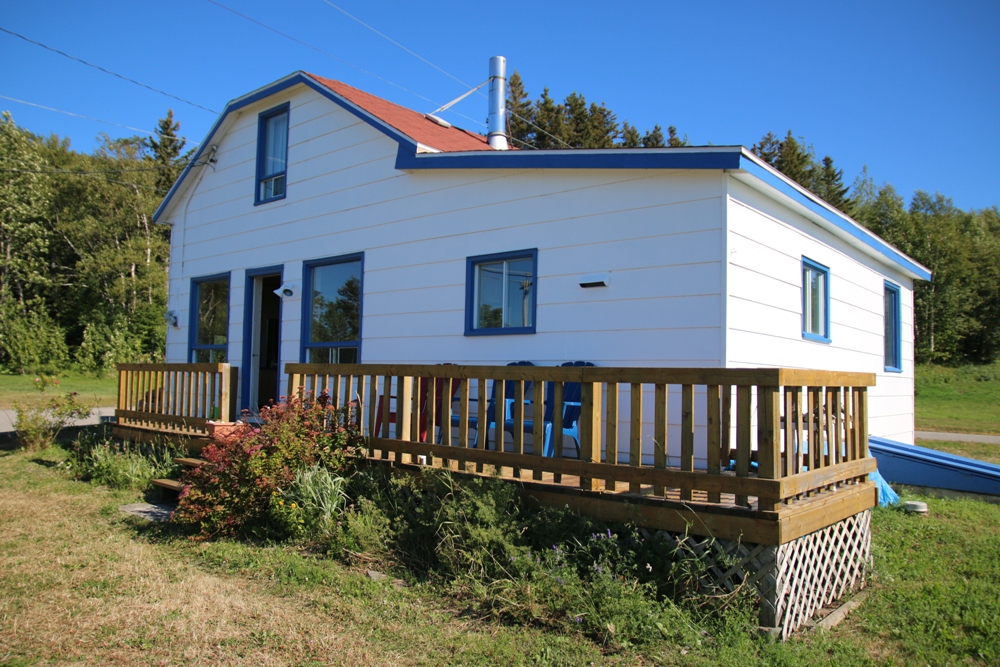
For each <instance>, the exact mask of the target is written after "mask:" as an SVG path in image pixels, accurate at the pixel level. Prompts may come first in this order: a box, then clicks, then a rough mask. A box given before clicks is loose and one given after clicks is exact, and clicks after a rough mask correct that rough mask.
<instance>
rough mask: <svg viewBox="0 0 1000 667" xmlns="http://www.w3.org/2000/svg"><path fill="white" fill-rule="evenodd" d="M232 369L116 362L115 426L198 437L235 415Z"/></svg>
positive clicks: (209, 365) (216, 365) (234, 380)
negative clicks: (211, 423)
mask: <svg viewBox="0 0 1000 667" xmlns="http://www.w3.org/2000/svg"><path fill="white" fill-rule="evenodd" d="M236 381H237V369H236V368H234V367H232V366H230V365H229V364H119V365H118V407H117V409H116V410H115V416H116V417H117V418H118V424H119V425H121V426H127V427H132V428H140V429H153V430H158V431H165V432H170V433H179V434H185V435H191V436H200V435H204V434H205V433H206V423H207V422H208V421H210V420H214V421H232V420H234V419H235V407H236V386H237V385H236Z"/></svg>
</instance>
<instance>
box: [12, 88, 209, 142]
mask: <svg viewBox="0 0 1000 667" xmlns="http://www.w3.org/2000/svg"><path fill="white" fill-rule="evenodd" d="M0 99H5V100H10V101H11V102H17V103H18V104H26V105H27V106H29V107H36V108H38V109H45V110H46V111H54V112H56V113H61V114H66V115H67V116H73V117H74V118H82V119H84V120H92V121H94V122H96V123H104V124H106V125H114V126H116V127H123V128H125V129H126V130H132V131H133V132H142V133H143V134H156V130H144V129H142V128H141V127H132V126H131V125H122V124H121V123H116V122H114V121H111V120H103V119H101V118H94V117H93V116H84V115H83V114H79V113H73V112H72V111H66V110H64V109H56V108H55V107H47V106H45V105H44V104H37V103H35V102H28V101H26V100H19V99H17V98H16V97H7V96H6V95H0ZM181 138H182V139H184V141H185V142H186V141H187V139H186V138H184V137H181ZM184 145H185V146H187V147H190V148H197V147H198V146H199V145H200V144H196V143H185V144H184Z"/></svg>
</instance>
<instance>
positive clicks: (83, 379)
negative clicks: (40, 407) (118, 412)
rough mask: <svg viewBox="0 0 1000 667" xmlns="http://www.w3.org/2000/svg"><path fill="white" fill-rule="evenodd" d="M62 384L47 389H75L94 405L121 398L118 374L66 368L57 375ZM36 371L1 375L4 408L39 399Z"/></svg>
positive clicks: (0, 405)
mask: <svg viewBox="0 0 1000 667" xmlns="http://www.w3.org/2000/svg"><path fill="white" fill-rule="evenodd" d="M56 379H57V380H59V386H50V387H49V388H48V389H47V390H46V391H47V393H54V392H59V393H65V392H70V391H75V392H77V393H78V394H80V397H81V400H83V401H86V402H89V403H92V404H93V405H94V407H105V406H112V405H115V404H116V403H117V401H118V378H117V377H109V378H98V377H94V376H93V375H85V374H83V373H80V372H78V371H63V372H61V373H60V374H59V376H58V377H57V378H56ZM38 397H39V392H38V390H37V389H35V375H32V374H28V375H0V410H10V409H11V408H13V407H14V403H22V404H26V403H30V402H31V401H35V400H37V399H38Z"/></svg>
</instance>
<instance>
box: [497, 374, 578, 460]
mask: <svg viewBox="0 0 1000 667" xmlns="http://www.w3.org/2000/svg"><path fill="white" fill-rule="evenodd" d="M562 365H563V366H574V367H576V366H593V365H594V364H592V363H591V362H589V361H567V362H566V363H565V364H562ZM582 389H583V388H582V386H581V385H580V383H579V382H564V383H563V426H562V433H563V436H564V437H565V436H567V435H568V436H570V437H571V438H573V442H574V444H575V446H576V457H577V458H580V395H581V393H582ZM555 392H556V389H555V383H552V382H549V383H547V384H546V389H545V409H544V411H543V413H542V421H543V422H544V423H545V443H544V445H543V447H542V455H543V456H548V457H553V456H555V447H554V443H553V441H552V426H553V424H554V419H553V417H554V416H555V415H554V408H555ZM510 425H511V427H512V428H513V421H511V422H510ZM534 428H535V422H534V420H533V419H526V420H525V421H524V431H525V433H530V432H533V431H534ZM505 430H506V429H505Z"/></svg>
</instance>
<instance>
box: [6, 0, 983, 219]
mask: <svg viewBox="0 0 1000 667" xmlns="http://www.w3.org/2000/svg"><path fill="white" fill-rule="evenodd" d="M218 2H219V3H221V4H223V5H226V6H228V7H230V8H232V9H235V10H237V11H239V12H241V13H243V14H246V15H247V16H250V17H252V18H253V19H256V20H257V21H260V22H261V23H265V24H267V25H269V26H271V27H273V28H274V29H276V30H280V31H282V32H284V33H286V34H288V35H291V36H292V37H295V38H296V39H298V40H300V41H302V42H306V43H308V44H309V45H312V46H314V47H316V48H317V49H320V50H322V51H325V52H326V54H329V55H324V54H323V53H319V52H317V51H316V50H313V49H310V48H308V47H306V46H302V45H300V44H297V43H295V42H293V41H290V40H289V39H286V38H285V37H282V36H280V35H277V34H275V33H274V32H271V31H269V30H267V29H265V28H262V27H260V26H259V25H256V24H254V23H251V22H249V21H247V20H246V19H243V18H240V17H238V16H236V15H234V14H232V13H230V12H228V11H226V10H225V9H223V8H221V7H219V6H218V5H216V4H213V3H212V2H210V0H178V1H177V2H172V3H164V2H149V1H147V0H133V1H131V2H126V1H124V0H121V1H118V0H107V1H95V2H64V1H58V0H32V1H31V2H19V3H14V2H12V1H11V0H3V11H2V12H0V27H3V28H6V29H8V30H12V31H15V32H18V33H21V34H23V35H25V36H26V37H29V38H31V39H33V40H36V41H39V42H43V43H45V44H47V45H49V46H51V47H53V48H57V49H60V50H62V51H65V52H67V53H69V54H71V55H74V56H77V57H79V58H82V59H84V60H87V61H89V62H91V63H94V64H96V65H100V66H102V67H105V68H107V69H109V70H112V71H114V72H117V73H119V74H121V75H123V76H127V77H129V78H132V79H136V80H138V81H141V82H142V83H145V84H147V85H149V86H152V87H154V88H158V89H160V90H163V91H166V92H169V93H171V94H173V95H176V96H178V97H181V98H184V99H186V100H190V101H192V102H195V103H197V104H199V105H201V106H204V107H207V108H209V109H214V110H216V111H218V110H221V109H222V108H223V107H224V105H225V103H226V102H227V101H229V100H230V99H233V98H235V97H238V96H240V95H242V94H244V93H247V92H249V91H251V90H254V89H256V88H259V87H261V86H263V85H265V84H267V83H269V82H271V81H273V80H275V79H278V78H280V77H282V76H284V75H286V74H289V73H290V72H293V71H295V70H298V69H302V70H306V71H310V72H314V73H316V74H321V75H323V76H328V77H331V78H335V79H340V80H342V81H345V82H347V83H349V84H351V85H353V86H356V87H358V88H361V89H363V90H367V91H369V92H371V93H374V94H376V95H380V96H382V97H385V98H388V99H390V100H392V101H394V102H397V103H399V104H402V105H404V106H407V107H410V108H414V109H417V110H419V111H425V112H426V111H431V110H433V109H434V108H435V107H437V106H439V105H441V104H443V103H445V102H447V101H449V100H451V99H453V98H455V97H457V96H458V95H460V94H461V93H462V92H464V90H465V89H464V88H463V86H462V85H461V84H460V83H458V82H456V81H455V80H454V79H452V78H450V77H449V76H446V75H445V74H443V73H442V72H441V71H439V70H438V69H435V68H434V67H432V66H430V65H428V64H427V63H425V62H423V61H421V60H419V59H417V58H416V57H414V56H413V55H410V54H409V53H407V52H406V51H404V50H402V49H400V48H399V47H398V46H396V45H394V44H392V43H391V42H390V41H388V40H386V39H384V38H382V37H380V36H379V35H377V34H375V33H374V32H372V31H371V30H369V29H368V28H366V27H364V26H362V25H361V24H359V23H357V22H355V21H354V20H352V19H351V18H349V17H348V16H346V15H345V14H343V13H342V12H340V11H338V10H337V9H336V8H334V7H333V6H331V5H330V4H328V3H327V2H325V1H324V0H284V1H283V2H280V3H279V2H273V1H272V2H265V1H263V0H218ZM331 2H334V4H336V5H337V6H338V7H340V8H341V9H343V10H345V11H347V12H349V13H351V14H353V15H354V16H355V17H357V18H358V19H361V20H362V21H364V22H366V23H367V24H369V25H370V26H372V27H373V28H375V29H377V30H378V31H380V32H382V33H384V34H385V35H387V36H389V37H391V38H392V39H394V40H396V41H397V42H399V43H400V44H402V45H404V46H405V47H407V48H408V49H410V50H412V51H414V52H416V53H417V54H419V55H420V56H422V57H423V58H425V59H426V60H428V61H430V62H431V63H433V64H434V65H436V66H437V67H439V68H441V69H443V70H445V71H447V72H448V73H450V74H451V75H453V76H454V77H456V78H457V79H460V80H461V81H463V82H466V83H468V84H472V85H475V84H478V83H480V82H481V81H483V80H484V79H486V77H487V62H488V59H489V57H490V56H492V55H504V56H506V57H507V60H508V66H509V68H511V69H516V70H518V71H519V72H520V73H521V75H522V77H523V78H524V80H525V84H526V86H527V88H528V91H529V93H531V94H532V96H533V97H537V96H538V94H540V93H541V91H542V88H543V87H544V86H548V87H549V89H550V91H551V94H552V95H553V97H555V98H557V99H560V100H561V99H562V98H563V97H565V96H566V95H567V94H569V93H570V92H573V91H578V92H580V93H582V94H584V95H585V96H586V97H587V99H588V100H590V101H596V102H602V101H603V102H605V103H607V105H608V106H609V107H610V108H611V109H612V110H614V111H615V112H616V113H617V114H618V118H619V120H628V121H629V122H630V123H632V124H633V125H637V126H638V127H639V128H640V130H644V129H648V128H650V127H652V125H653V124H654V123H660V124H661V125H663V126H664V127H666V126H667V125H676V126H677V128H678V129H679V131H680V133H681V134H682V135H683V134H686V135H688V137H689V139H690V140H691V142H692V143H695V144H707V143H715V144H744V145H747V146H749V145H751V144H752V143H753V142H755V141H756V140H758V139H759V138H760V137H761V135H763V134H764V133H765V132H767V131H768V130H771V131H773V132H775V133H777V134H781V135H784V133H785V132H786V131H787V130H789V129H791V130H792V131H793V132H794V133H795V134H796V135H798V136H802V137H804V138H805V139H806V141H807V142H809V143H811V144H812V145H813V146H814V147H815V150H816V152H817V155H818V156H819V157H822V156H823V155H827V154H829V155H831V156H832V157H833V158H834V159H835V161H836V163H837V165H838V166H839V167H841V168H843V169H844V179H845V182H848V183H850V182H852V181H853V179H854V177H855V176H856V175H857V174H858V173H859V172H860V170H861V168H862V167H863V166H864V165H866V164H867V165H868V169H869V172H870V173H871V175H872V176H873V177H874V178H875V180H876V182H878V183H881V182H883V181H887V182H889V183H892V184H893V185H895V186H896V188H897V189H898V190H899V192H900V193H901V194H902V195H903V196H904V197H906V198H907V199H909V197H910V196H911V195H912V193H913V191H914V190H916V189H923V190H928V191H931V192H935V191H938V192H941V193H942V194H945V195H947V196H949V197H951V198H953V199H954V201H955V203H956V204H957V205H958V206H960V207H962V208H983V207H987V206H993V205H997V204H1000V189H998V187H997V185H996V179H995V177H994V175H993V173H992V168H991V167H992V164H991V162H992V160H995V159H996V156H997V155H998V154H1000V121H998V119H1000V39H998V38H997V29H998V27H1000V3H998V2H995V1H992V2H962V1H960V0H953V1H952V2H921V1H911V2H895V1H894V2H879V1H875V2H872V1H871V0H869V1H867V2H853V1H852V2H838V3H811V2H810V3H802V2H745V1H744V2H697V3H695V2H692V3H683V4H682V3H675V2H667V1H660V2H620V3H607V2H589V1H577V2H565V3H563V2H538V1H537V0H535V1H532V2H526V1H525V2H522V1H520V0H518V1H512V2H505V3H484V2H475V3H473V2H457V1H453V0H437V1H436V2H412V1H411V2H396V1H387V2H361V1H360V0H331ZM331 56H334V57H331ZM0 61H2V62H3V63H4V67H3V68H2V70H0V95H3V96H5V97H8V98H16V99H18V100H24V101H27V102H32V103H35V104H41V105H45V106H48V107H54V108H57V109H62V110H65V111H71V112H73V113H76V114H80V115H84V116H91V117H94V118H99V119H102V120H106V121H112V122H114V123H119V124H121V125H127V126H130V127H136V128H149V129H150V130H152V128H153V127H155V124H156V120H157V118H159V117H161V116H163V115H164V113H165V112H166V110H167V108H168V107H170V108H173V109H174V113H175V116H176V118H177V119H178V120H180V122H181V129H182V133H183V134H184V135H185V136H187V137H188V139H189V140H191V141H193V142H197V141H200V140H201V139H202V138H203V137H204V135H205V133H206V132H207V130H208V128H209V127H210V126H211V124H212V122H213V121H214V119H215V115H214V114H212V113H209V112H206V111H204V110H202V109H198V108H196V107H193V106H190V105H188V104H184V103H182V102H178V101H177V100H173V99H170V98H167V97H164V96H162V95H160V94H157V93H154V92H151V91H149V90H146V89H143V88H140V87H138V86H135V85H133V84H131V83H127V82H125V81H122V80H120V79H117V78H114V77H112V76H109V75H107V74H104V73H102V72H99V71H97V70H94V69H91V68H89V67H86V66H84V65H81V64H79V63H76V62H73V61H70V60H68V59H66V58H64V57H62V56H59V55H57V54H54V53H51V52H49V51H46V50H44V49H42V48H40V47H38V46H35V45H33V44H28V43H26V42H24V41H22V40H20V39H18V38H16V37H13V36H11V35H8V34H6V33H0ZM345 61H346V62H345ZM348 63H349V64H348ZM366 72H367V73H366ZM373 75H374V76H373ZM0 109H7V110H10V111H11V112H12V113H13V115H14V119H15V120H16V121H17V122H18V124H20V125H21V126H23V127H26V128H28V129H30V130H32V131H33V132H36V133H41V134H48V133H50V132H55V133H57V134H59V135H62V136H67V137H70V138H71V140H72V146H73V147H74V148H76V149H77V150H82V151H89V150H92V148H93V147H94V146H95V137H96V136H97V135H98V133H100V132H108V133H109V134H111V135H112V136H124V135H129V134H134V132H131V131H130V130H127V129H124V128H121V127H117V126H114V125H105V124H101V123H97V122H94V121H90V120H84V119H80V118H74V117H71V116H66V115H63V114H59V113H55V112H51V111H46V110H43V109H39V108H36V107H31V106H27V105H24V104H21V103H18V102H14V101H11V100H9V99H3V98H0ZM454 110H455V112H456V113H451V112H448V114H447V115H446V117H447V118H448V119H449V120H450V121H452V122H453V123H455V124H457V125H460V126H462V127H467V128H468V129H472V130H482V129H483V127H482V126H480V125H478V124H477V122H484V121H485V116H486V102H485V100H484V99H483V98H481V97H479V96H477V95H473V96H471V97H469V98H467V99H466V100H465V101H463V102H462V103H460V104H458V105H456V106H455V107H454Z"/></svg>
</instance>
